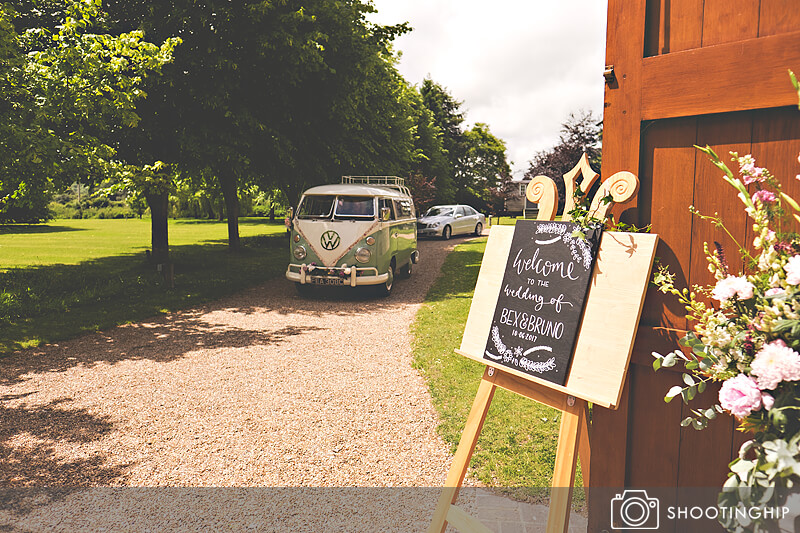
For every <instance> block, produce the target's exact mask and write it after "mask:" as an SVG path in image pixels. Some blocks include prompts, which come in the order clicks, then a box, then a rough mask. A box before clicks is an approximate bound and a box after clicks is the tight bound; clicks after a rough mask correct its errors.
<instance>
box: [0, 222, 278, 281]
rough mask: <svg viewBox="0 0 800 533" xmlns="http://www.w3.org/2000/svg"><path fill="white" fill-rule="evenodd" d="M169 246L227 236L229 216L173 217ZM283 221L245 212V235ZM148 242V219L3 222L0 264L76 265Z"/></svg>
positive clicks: (273, 229) (270, 231)
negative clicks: (217, 218)
mask: <svg viewBox="0 0 800 533" xmlns="http://www.w3.org/2000/svg"><path fill="white" fill-rule="evenodd" d="M168 231H169V242H170V245H171V246H184V245H191V244H198V243H204V242H206V243H208V242H224V241H226V240H227V238H228V226H227V224H226V223H225V222H217V221H207V220H170V221H169V229H168ZM283 231H284V226H283V221H280V222H274V223H270V222H268V221H265V219H255V218H249V219H248V218H244V219H241V220H240V222H239V234H240V235H241V236H242V237H252V236H256V235H277V234H281V233H282V232H283ZM148 248H150V219H141V220H140V219H130V218H129V219H86V220H71V219H64V220H55V221H52V222H50V223H48V224H11V225H0V270H6V269H9V268H16V267H28V266H34V265H53V264H67V265H75V264H78V263H81V262H83V261H87V260H91V259H97V258H100V257H109V256H118V255H131V254H144V250H145V249H148Z"/></svg>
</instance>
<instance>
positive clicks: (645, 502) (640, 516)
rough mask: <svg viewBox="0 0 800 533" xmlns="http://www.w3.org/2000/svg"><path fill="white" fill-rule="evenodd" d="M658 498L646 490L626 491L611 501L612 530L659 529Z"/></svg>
mask: <svg viewBox="0 0 800 533" xmlns="http://www.w3.org/2000/svg"><path fill="white" fill-rule="evenodd" d="M659 507H660V502H659V501H658V498H650V497H649V496H648V495H647V491H644V490H626V491H624V492H623V493H622V494H617V495H616V496H615V497H614V499H612V500H611V529H658V525H659V514H660V513H659Z"/></svg>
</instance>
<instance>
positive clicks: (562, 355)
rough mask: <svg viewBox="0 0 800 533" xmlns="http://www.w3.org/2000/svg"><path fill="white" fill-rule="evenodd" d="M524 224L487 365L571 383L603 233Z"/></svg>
mask: <svg viewBox="0 0 800 533" xmlns="http://www.w3.org/2000/svg"><path fill="white" fill-rule="evenodd" d="M577 228H578V226H576V225H575V224H573V223H571V222H545V221H533V220H520V221H519V222H517V225H516V227H515V229H514V237H513V239H512V241H511V252H510V253H509V255H508V261H507V263H506V268H505V272H504V275H503V282H502V284H501V286H500V295H499V297H498V299H497V306H496V307H495V311H494V317H493V319H492V325H491V328H490V330H489V338H488V340H487V342H486V348H485V349H484V359H486V360H488V361H491V364H494V365H502V366H506V367H510V368H513V369H515V370H518V371H520V372H524V373H526V374H529V375H532V376H536V377H539V378H542V379H545V380H547V381H551V382H553V383H557V384H558V385H564V383H566V381H567V374H568V372H569V365H570V361H571V359H572V353H573V351H574V348H575V340H576V338H577V335H578V328H579V327H580V324H581V317H582V316H583V308H584V304H585V301H586V294H587V291H588V288H589V281H590V280H591V278H592V270H593V268H594V262H595V258H596V257H597V248H598V245H599V243H600V234H601V231H602V229H597V230H591V231H588V232H587V231H586V230H583V229H582V230H581V231H583V232H584V233H585V235H586V238H585V239H584V238H582V237H579V236H577V237H574V236H573V235H572V234H573V232H574V231H575V230H576V229H577Z"/></svg>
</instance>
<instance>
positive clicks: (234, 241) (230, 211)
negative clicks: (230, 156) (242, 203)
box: [220, 173, 241, 250]
mask: <svg viewBox="0 0 800 533" xmlns="http://www.w3.org/2000/svg"><path fill="white" fill-rule="evenodd" d="M238 181H239V180H238V179H237V178H236V176H235V175H234V174H232V173H231V174H228V175H226V176H225V177H224V178H223V177H221V178H220V185H221V186H222V197H223V199H224V200H225V214H226V215H227V218H228V247H229V248H230V249H231V250H239V249H240V248H241V243H240V242H239V187H238Z"/></svg>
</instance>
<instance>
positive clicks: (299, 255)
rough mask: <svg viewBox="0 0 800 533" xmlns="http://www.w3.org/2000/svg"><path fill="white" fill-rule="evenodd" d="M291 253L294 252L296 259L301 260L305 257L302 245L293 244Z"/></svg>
mask: <svg viewBox="0 0 800 533" xmlns="http://www.w3.org/2000/svg"><path fill="white" fill-rule="evenodd" d="M292 253H293V254H294V258H295V259H297V260H298V261H302V260H303V259H305V258H306V249H305V247H304V246H295V247H294V250H292Z"/></svg>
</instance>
